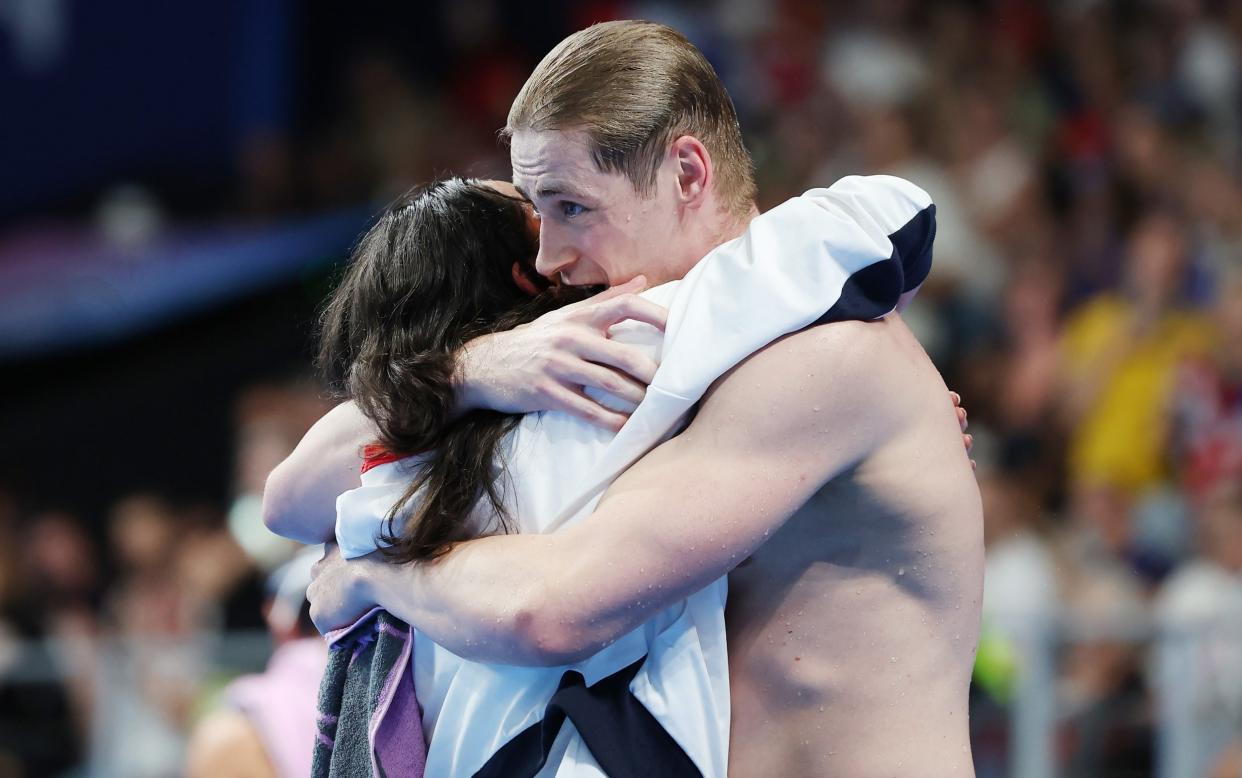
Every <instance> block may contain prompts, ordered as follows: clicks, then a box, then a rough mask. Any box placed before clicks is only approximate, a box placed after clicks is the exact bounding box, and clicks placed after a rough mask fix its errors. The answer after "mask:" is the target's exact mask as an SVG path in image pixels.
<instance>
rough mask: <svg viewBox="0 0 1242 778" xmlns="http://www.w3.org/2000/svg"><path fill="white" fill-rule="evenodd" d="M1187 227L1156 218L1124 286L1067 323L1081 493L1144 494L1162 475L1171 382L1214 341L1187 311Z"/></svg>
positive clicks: (1142, 228)
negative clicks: (1188, 360)
mask: <svg viewBox="0 0 1242 778" xmlns="http://www.w3.org/2000/svg"><path fill="white" fill-rule="evenodd" d="M1183 233H1184V227H1183V226H1182V224H1181V223H1180V222H1179V221H1178V220H1177V219H1176V218H1175V217H1174V216H1173V215H1172V214H1170V213H1168V212H1165V211H1149V212H1147V213H1146V214H1145V215H1144V216H1143V217H1142V218H1141V219H1140V220H1139V221H1138V223H1137V224H1136V225H1135V227H1134V229H1133V231H1132V232H1131V234H1130V238H1129V244H1128V253H1127V259H1128V263H1127V265H1126V274H1125V282H1124V286H1123V287H1122V288H1121V289H1119V290H1118V291H1116V292H1106V293H1103V294H1100V295H1097V296H1096V297H1094V298H1093V299H1091V300H1089V301H1087V302H1086V303H1085V304H1084V305H1082V306H1081V307H1080V308H1079V309H1078V310H1076V311H1074V312H1073V313H1072V314H1071V316H1070V318H1069V320H1068V322H1067V323H1066V328H1065V334H1064V338H1063V341H1062V343H1063V356H1064V363H1063V368H1062V385H1063V387H1064V403H1063V407H1062V412H1063V418H1064V420H1065V421H1066V422H1067V423H1068V425H1069V428H1070V429H1071V430H1072V431H1071V435H1070V448H1069V468H1070V478H1071V479H1072V481H1073V483H1074V484H1075V486H1076V487H1077V488H1104V489H1108V488H1117V489H1121V490H1123V491H1124V492H1125V493H1127V494H1130V495H1134V494H1140V493H1141V492H1143V490H1145V489H1148V488H1150V487H1152V486H1154V485H1156V484H1157V483H1158V482H1159V481H1160V479H1161V478H1162V477H1163V476H1164V475H1165V456H1164V451H1165V445H1166V430H1167V425H1166V423H1165V409H1166V408H1167V407H1168V401H1169V396H1170V390H1171V388H1172V383H1173V377H1174V374H1175V371H1176V369H1177V367H1178V365H1179V364H1180V363H1181V362H1182V361H1183V360H1185V359H1186V358H1188V357H1192V356H1195V355H1197V354H1202V353H1204V352H1205V351H1206V349H1207V346H1208V342H1209V328H1208V324H1207V322H1206V321H1205V320H1204V318H1203V317H1202V316H1201V315H1200V314H1199V313H1197V312H1195V311H1193V310H1189V309H1187V308H1185V307H1184V306H1183V304H1182V296H1181V293H1182V289H1183V284H1184V282H1185V273H1186V269H1187V261H1188V253H1187V246H1186V241H1185V237H1184V234H1183Z"/></svg>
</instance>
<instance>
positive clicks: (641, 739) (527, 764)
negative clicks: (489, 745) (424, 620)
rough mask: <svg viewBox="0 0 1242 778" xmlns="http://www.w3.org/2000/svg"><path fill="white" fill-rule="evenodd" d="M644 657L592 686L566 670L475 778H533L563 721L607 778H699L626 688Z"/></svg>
mask: <svg viewBox="0 0 1242 778" xmlns="http://www.w3.org/2000/svg"><path fill="white" fill-rule="evenodd" d="M645 661H647V658H646V657H643V658H642V659H639V660H638V661H637V662H635V663H634V664H632V665H630V666H629V667H626V668H625V669H623V670H618V671H617V672H615V673H613V674H612V675H610V676H608V677H607V678H602V679H600V680H599V681H598V682H597V683H595V684H594V685H593V686H587V685H586V683H585V680H584V679H583V677H582V674H581V673H579V672H577V671H574V670H570V671H568V672H566V673H565V674H564V675H563V676H561V683H560V686H559V687H558V688H557V690H556V693H555V694H553V695H552V699H551V700H549V701H548V706H547V708H546V709H545V710H544V715H543V720H542V721H539V722H537V723H535V724H532V725H530V726H529V727H527V728H526V729H524V730H522V731H521V732H520V733H518V734H517V735H516V736H515V737H514V738H513V739H512V740H510V741H509V742H508V743H506V744H505V745H504V746H502V747H501V749H500V750H499V751H497V752H496V753H495V754H493V755H492V758H491V759H489V760H488V761H487V763H486V764H485V765H483V767H481V768H479V771H478V772H476V773H475V774H474V778H533V776H534V775H535V774H536V773H538V772H539V771H540V770H541V769H543V766H544V764H545V763H546V762H547V760H548V753H549V751H551V750H552V744H553V742H554V741H555V740H556V736H557V734H559V733H560V731H561V727H562V726H563V725H564V723H565V719H567V718H568V719H569V720H570V721H572V722H573V725H574V727H575V728H576V729H577V730H578V734H579V735H580V736H581V737H582V742H584V743H585V744H586V746H587V748H589V749H591V755H592V756H594V757H595V761H596V762H598V763H599V766H600V767H602V768H603V770H604V773H605V774H607V775H608V776H609V777H610V778H651V776H655V775H658V776H661V778H702V775H703V774H702V773H701V772H700V771H699V768H698V767H696V766H695V764H694V762H693V761H692V760H691V759H690V757H689V756H687V755H686V752H685V751H683V750H682V748H681V746H680V745H678V744H677V741H676V740H674V739H673V737H672V735H670V734H668V732H666V731H665V730H664V728H663V727H662V726H660V722H659V721H657V720H656V718H655V717H654V716H652V715H651V712H650V711H648V710H647V709H646V708H645V707H644V706H643V704H642V703H641V702H640V701H639V700H638V698H637V697H635V696H634V693H633V692H631V691H630V681H632V680H633V679H634V676H635V675H637V674H638V671H639V669H640V668H641V667H642V665H643V662H645Z"/></svg>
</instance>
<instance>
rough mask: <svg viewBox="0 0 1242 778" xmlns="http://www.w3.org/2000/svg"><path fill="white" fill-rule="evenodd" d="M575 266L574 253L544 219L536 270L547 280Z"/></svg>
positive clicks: (541, 227)
mask: <svg viewBox="0 0 1242 778" xmlns="http://www.w3.org/2000/svg"><path fill="white" fill-rule="evenodd" d="M571 264H573V252H571V251H570V250H569V247H568V246H567V245H566V244H565V242H564V241H563V240H561V238H560V236H559V235H558V234H557V230H556V228H555V227H551V226H549V224H548V220H547V219H544V220H543V221H541V222H540V223H539V253H538V254H536V255H535V270H536V271H537V272H538V273H539V275H541V276H544V277H545V278H551V277H552V276H554V275H556V274H557V273H560V272H562V271H564V270H565V268H567V267H568V266H569V265H571Z"/></svg>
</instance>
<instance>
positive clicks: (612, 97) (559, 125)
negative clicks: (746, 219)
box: [504, 21, 755, 214]
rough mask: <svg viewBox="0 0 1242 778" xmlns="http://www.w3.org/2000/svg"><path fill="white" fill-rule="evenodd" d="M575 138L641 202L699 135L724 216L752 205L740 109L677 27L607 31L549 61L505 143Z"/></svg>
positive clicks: (530, 84)
mask: <svg viewBox="0 0 1242 778" xmlns="http://www.w3.org/2000/svg"><path fill="white" fill-rule="evenodd" d="M569 129H583V130H585V131H586V134H587V138H588V143H589V145H590V151H591V156H592V158H593V159H594V161H595V164H596V166H597V167H598V168H599V169H600V170H602V171H606V172H611V173H623V174H624V175H625V176H626V178H628V179H629V180H630V182H631V183H633V185H634V188H635V190H636V191H638V192H639V193H640V194H643V195H648V194H650V192H651V189H652V187H653V186H654V185H655V179H656V171H657V169H658V168H659V166H660V162H661V160H662V159H663V157H664V154H665V152H666V151H667V150H668V147H669V144H670V143H672V142H673V140H675V139H676V138H678V137H679V136H682V135H693V136H694V137H696V138H698V139H699V140H700V141H701V142H702V143H703V145H704V147H706V149H707V151H708V153H709V154H710V155H711V158H712V162H713V164H714V166H715V172H716V187H717V191H718V193H719V194H720V196H721V200H722V203H723V205H724V206H725V208H727V209H728V210H729V211H730V212H731V213H737V214H740V213H745V212H747V211H749V210H750V208H751V207H752V205H753V203H754V199H755V172H754V163H753V162H752V161H751V159H750V154H749V153H747V151H746V147H745V145H744V144H743V143H742V131H741V127H740V126H739V125H738V121H737V112H736V111H735V110H734V108H733V101H732V100H731V99H730V98H729V93H728V92H727V91H726V90H725V88H724V84H722V83H721V81H720V77H719V76H717V75H716V71H715V70H714V69H713V68H712V66H711V63H709V62H708V61H707V58H706V57H704V56H703V53H702V52H701V51H699V50H698V49H697V48H695V46H694V44H692V43H690V41H688V40H686V38H685V36H684V35H682V34H681V33H679V32H677V31H676V30H674V29H672V28H671V27H666V26H664V25H662V24H655V23H653V22H644V21H619V22H605V23H602V24H596V25H594V26H592V27H588V28H587V29H585V30H582V31H580V32H576V33H574V34H573V35H570V36H569V37H568V38H566V39H565V40H563V41H561V42H560V43H559V44H558V45H557V46H556V48H554V49H553V50H552V51H551V52H549V53H548V55H547V56H546V57H544V58H543V61H542V62H540V63H539V65H538V67H536V68H535V72H534V73H532V74H531V76H530V78H529V79H527V80H526V84H525V85H523V87H522V91H521V92H519V93H518V96H517V98H515V99H514V101H513V107H512V108H510V110H509V120H508V124H507V126H506V127H505V129H504V134H505V135H506V136H509V135H512V134H513V133H514V132H516V131H518V130H569Z"/></svg>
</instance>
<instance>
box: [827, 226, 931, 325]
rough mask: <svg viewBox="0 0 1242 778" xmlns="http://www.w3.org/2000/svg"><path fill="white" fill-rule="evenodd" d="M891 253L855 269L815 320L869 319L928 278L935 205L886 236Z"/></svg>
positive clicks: (891, 305)
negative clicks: (891, 249)
mask: <svg viewBox="0 0 1242 778" xmlns="http://www.w3.org/2000/svg"><path fill="white" fill-rule="evenodd" d="M888 239H889V242H891V243H892V244H893V253H892V255H891V256H890V257H889V258H888V259H885V260H882V261H880V262H876V263H875V264H873V265H868V266H867V267H865V268H863V269H862V270H859V271H858V272H857V273H854V274H853V275H852V276H850V277H849V279H848V280H846V282H845V285H844V286H843V287H841V297H840V298H839V299H838V300H837V302H836V303H835V304H833V306H832V307H831V308H829V309H828V311H827V313H825V314H824V315H823V316H821V317H820V318H819V319H817V320H816V321H815V324H830V323H832V322H838V321H871V320H872V319H878V318H880V317H881V316H883V315H885V314H887V313H889V312H890V311H892V310H893V307H894V306H896V305H897V299H898V298H899V297H901V295H902V294H904V293H906V292H909V291H910V290H911V289H914V288H915V287H917V286H918V285H919V284H921V283H923V281H924V280H925V279H926V278H927V274H928V272H930V270H931V264H932V244H933V243H934V242H935V240H936V206H935V205H934V204H932V205H929V206H927V207H926V208H924V209H923V210H921V211H919V212H918V213H917V214H915V215H914V216H913V217H912V218H911V219H910V221H908V222H906V223H905V224H904V225H902V227H901V228H900V229H898V230H897V231H896V232H894V233H893V234H892V235H889V236H888Z"/></svg>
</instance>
